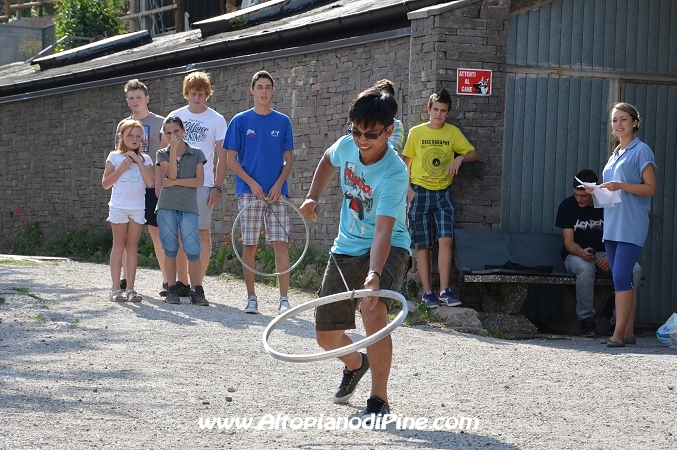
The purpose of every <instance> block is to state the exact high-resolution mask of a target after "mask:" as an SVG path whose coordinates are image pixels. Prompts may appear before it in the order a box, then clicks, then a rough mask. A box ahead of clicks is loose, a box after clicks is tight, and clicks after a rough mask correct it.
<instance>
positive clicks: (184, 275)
mask: <svg viewBox="0 0 677 450" xmlns="http://www.w3.org/2000/svg"><path fill="white" fill-rule="evenodd" d="M178 238H179V251H178V252H177V253H176V281H180V282H182V283H183V284H185V285H186V286H188V284H189V281H188V257H187V256H186V252H184V251H183V241H182V240H181V230H179V235H178ZM175 284H176V283H175Z"/></svg>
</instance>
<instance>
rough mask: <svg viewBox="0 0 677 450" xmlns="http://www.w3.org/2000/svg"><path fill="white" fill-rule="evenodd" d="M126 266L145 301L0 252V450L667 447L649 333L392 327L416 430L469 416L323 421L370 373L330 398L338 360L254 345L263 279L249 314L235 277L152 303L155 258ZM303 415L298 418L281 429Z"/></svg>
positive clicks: (93, 273)
mask: <svg viewBox="0 0 677 450" xmlns="http://www.w3.org/2000/svg"><path fill="white" fill-rule="evenodd" d="M5 258H6V257H5ZM24 264H26V265H24ZM138 279H139V281H138V282H137V290H138V291H139V292H140V293H141V294H142V295H143V296H144V301H143V302H142V303H138V304H131V303H121V304H114V303H111V302H110V301H108V300H107V291H108V286H109V271H108V267H107V266H106V265H100V264H89V263H78V262H70V261H41V262H28V263H26V262H22V263H17V262H12V263H10V262H7V260H6V259H4V261H3V257H1V256H0V298H2V299H4V302H2V301H0V303H1V304H0V318H1V319H2V322H1V323H0V448H8V449H10V448H11V449H24V448H31V449H35V448H64V449H79V448H82V449H85V448H87V449H89V448H125V449H126V448H135V449H136V448H138V449H145V448H182V449H193V448H235V449H259V448H267V449H278V448H285V449H291V448H293V449H299V448H303V449H339V448H344V449H362V448H377V447H379V448H407V449H410V448H454V449H460V448H483V449H484V448H490V449H588V448H589V449H611V448H613V449H658V448H660V449H677V421H676V420H675V409H676V408H675V405H677V352H676V351H675V350H671V349H669V348H667V347H664V346H662V345H661V344H660V342H659V341H658V340H657V339H656V338H655V336H647V337H644V338H640V339H638V343H637V345H635V346H627V347H625V348H620V349H609V348H607V347H606V346H603V345H600V343H599V339H585V338H572V339H566V340H529V341H507V340H499V339H494V338H491V337H480V336H475V335H470V334H461V333H456V332H454V331H447V330H440V329H437V328H431V327H406V326H403V327H400V328H399V329H398V330H396V331H395V332H394V333H393V343H394V361H393V370H392V374H391V378H390V385H389V395H390V403H391V407H392V412H393V414H397V415H399V416H400V418H401V420H403V419H402V418H404V417H409V418H420V419H419V420H422V419H427V420H428V426H430V425H432V423H433V421H434V420H435V419H437V418H442V421H441V422H439V421H438V422H437V424H438V425H441V426H442V428H444V425H445V424H446V425H448V426H449V428H452V427H454V425H456V424H457V423H458V420H459V419H461V418H468V419H471V418H477V419H478V420H477V422H476V423H477V428H476V429H475V427H474V426H471V429H464V430H463V431H459V429H458V428H459V427H458V426H456V427H455V428H454V429H442V430H434V429H399V428H401V427H399V428H398V426H397V423H395V424H391V425H389V426H388V427H386V429H384V430H378V431H373V430H361V429H360V430H351V429H338V430H335V429H325V428H324V427H328V428H331V423H332V420H343V421H344V422H345V421H347V420H348V419H350V418H351V417H354V416H355V415H356V414H357V413H359V411H360V410H361V409H362V408H363V407H364V405H365V402H366V398H367V396H368V393H369V380H370V378H369V375H367V376H366V377H365V378H364V379H363V380H362V382H361V383H360V385H359V386H358V388H357V390H356V394H355V396H354V397H353V399H352V400H351V403H350V404H347V405H335V404H333V403H332V402H331V401H330V397H331V395H332V394H333V393H334V391H335V389H336V388H337V387H338V384H339V382H340V376H341V367H342V366H341V364H340V363H339V362H338V361H337V360H331V361H323V362H316V363H307V364H298V363H296V364H295V363H285V362H282V361H278V360H276V359H273V358H271V357H270V356H268V355H267V354H266V353H265V351H264V350H263V345H262V343H261V336H262V332H263V329H264V328H265V326H266V325H267V324H268V323H269V322H270V320H271V319H272V318H273V317H274V315H275V310H276V306H277V305H276V298H277V296H276V291H275V290H273V289H271V288H268V287H265V286H258V287H257V289H258V294H259V300H260V309H261V310H262V313H263V314H262V315H257V316H251V315H246V314H244V313H242V312H241V308H242V307H243V306H244V300H245V288H244V284H243V283H242V282H241V281H239V280H231V279H224V278H214V277H208V278H207V279H206V280H205V283H204V285H205V292H206V294H207V298H208V299H209V300H210V301H211V303H212V306H210V307H208V308H205V307H196V306H192V305H190V304H188V303H187V300H186V299H183V303H182V304H181V305H167V304H165V303H163V302H162V301H161V299H160V297H158V296H157V291H158V289H157V288H158V286H159V284H160V283H159V273H158V272H157V271H152V270H146V269H140V270H139V273H138ZM29 294H30V295H29ZM31 295H33V296H31ZM36 297H37V298H36ZM311 298H312V296H310V295H308V294H301V293H293V294H292V296H291V299H292V304H298V303H300V302H304V301H308V300H310V299H311ZM40 319H44V320H40ZM313 336H314V332H313V321H312V313H305V314H304V315H302V316H300V317H299V318H297V319H295V320H293V321H289V322H287V323H286V324H285V326H284V327H282V328H281V329H280V330H277V331H276V332H275V333H273V339H272V340H271V344H273V343H274V344H275V345H279V346H280V348H281V349H285V350H297V351H318V348H317V347H316V346H315V344H314V340H313ZM276 348H277V347H276ZM268 414H270V415H271V416H268ZM278 414H279V415H281V416H284V415H287V416H289V418H291V419H293V420H290V421H289V422H288V424H287V427H286V429H282V425H281V422H279V424H280V425H279V426H278V429H275V428H274V426H268V425H269V423H268V422H264V424H263V425H266V426H264V427H262V428H263V429H253V428H254V427H255V426H256V425H257V424H258V423H259V421H261V420H267V419H269V418H273V419H274V418H275V417H277V416H278ZM217 417H218V418H223V419H231V420H232V419H234V418H239V417H241V418H244V419H247V418H251V419H252V425H251V426H252V428H250V429H236V428H235V427H234V426H231V428H230V429H225V425H224V429H221V430H219V427H218V425H214V426H213V428H212V429H206V428H205V429H203V428H201V427H200V418H202V420H203V422H202V424H203V426H204V425H205V423H206V422H204V420H205V419H208V418H217ZM313 418H316V419H317V420H319V419H320V418H322V420H323V424H322V426H321V427H319V428H318V427H317V426H316V425H315V426H312V423H311V422H312V420H311V419H313ZM306 419H307V420H308V425H309V427H308V429H305V430H304V429H303V428H301V429H297V430H293V429H290V427H291V426H292V425H294V426H296V425H300V424H301V423H302V420H306ZM353 423H355V422H353ZM465 423H467V422H465ZM471 423H472V424H474V423H475V422H471ZM409 425H410V424H409ZM270 428H272V429H270ZM464 428H465V427H464Z"/></svg>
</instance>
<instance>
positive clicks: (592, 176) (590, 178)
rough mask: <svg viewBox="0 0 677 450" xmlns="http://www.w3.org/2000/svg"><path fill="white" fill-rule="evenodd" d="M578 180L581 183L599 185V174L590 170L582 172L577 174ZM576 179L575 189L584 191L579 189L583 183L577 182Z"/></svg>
mask: <svg viewBox="0 0 677 450" xmlns="http://www.w3.org/2000/svg"><path fill="white" fill-rule="evenodd" d="M576 178H578V179H579V180H581V181H585V182H586V183H597V180H598V178H597V174H596V173H595V172H593V171H592V170H590V169H583V170H581V171H580V172H578V173H577V174H576ZM576 178H574V189H583V188H579V187H578V186H580V185H581V183H579V182H578V181H576Z"/></svg>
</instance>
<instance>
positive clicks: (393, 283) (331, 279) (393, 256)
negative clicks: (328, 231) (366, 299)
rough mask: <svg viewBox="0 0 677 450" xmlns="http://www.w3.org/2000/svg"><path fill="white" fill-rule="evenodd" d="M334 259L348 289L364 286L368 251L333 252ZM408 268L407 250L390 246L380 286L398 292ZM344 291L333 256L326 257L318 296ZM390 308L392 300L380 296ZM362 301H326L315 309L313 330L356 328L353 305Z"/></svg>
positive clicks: (409, 264)
mask: <svg viewBox="0 0 677 450" xmlns="http://www.w3.org/2000/svg"><path fill="white" fill-rule="evenodd" d="M334 257H335V258H336V261H337V263H338V265H339V267H340V268H341V272H343V276H344V277H345V278H346V283H347V284H348V289H349V290H352V289H356V290H357V289H364V280H365V279H366V278H367V272H369V262H370V253H369V252H367V253H365V254H364V255H362V256H348V255H338V254H334ZM410 268H411V257H410V256H409V250H407V249H404V248H398V247H391V248H390V253H389V254H388V259H386V263H385V265H384V266H383V273H382V274H381V281H380V283H379V286H380V289H385V290H388V291H395V292H399V290H400V287H401V286H402V281H403V280H404V277H405V276H406V274H407V272H408V271H409V269H410ZM341 292H346V286H345V284H343V279H342V278H341V274H340V273H339V271H338V270H337V269H336V265H335V264H334V260H333V258H332V257H331V256H330V257H329V262H328V263H327V269H326V270H325V271H324V278H323V279H322V287H321V288H320V291H319V292H318V295H319V296H320V297H327V296H329V295H333V294H339V293H341ZM379 300H380V301H382V302H383V303H385V304H386V306H387V307H388V309H390V304H391V302H392V299H389V298H379ZM360 301H362V299H361V298H358V299H354V300H350V299H349V300H342V301H340V302H334V303H328V304H326V305H321V306H318V307H317V308H316V309H315V329H316V330H318V331H334V330H351V329H353V328H355V308H357V305H358V304H359V303H360Z"/></svg>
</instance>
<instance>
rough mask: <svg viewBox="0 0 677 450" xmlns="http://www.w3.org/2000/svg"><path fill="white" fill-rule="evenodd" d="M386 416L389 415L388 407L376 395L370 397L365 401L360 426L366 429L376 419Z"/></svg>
mask: <svg viewBox="0 0 677 450" xmlns="http://www.w3.org/2000/svg"><path fill="white" fill-rule="evenodd" d="M386 414H390V405H389V404H388V403H386V402H384V401H383V400H381V397H379V396H378V395H372V396H371V397H369V400H367V408H366V409H365V410H364V412H363V413H362V426H363V427H365V426H366V427H368V426H370V425H371V424H372V423H373V421H374V420H375V419H376V418H377V417H383V416H384V415H386Z"/></svg>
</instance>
